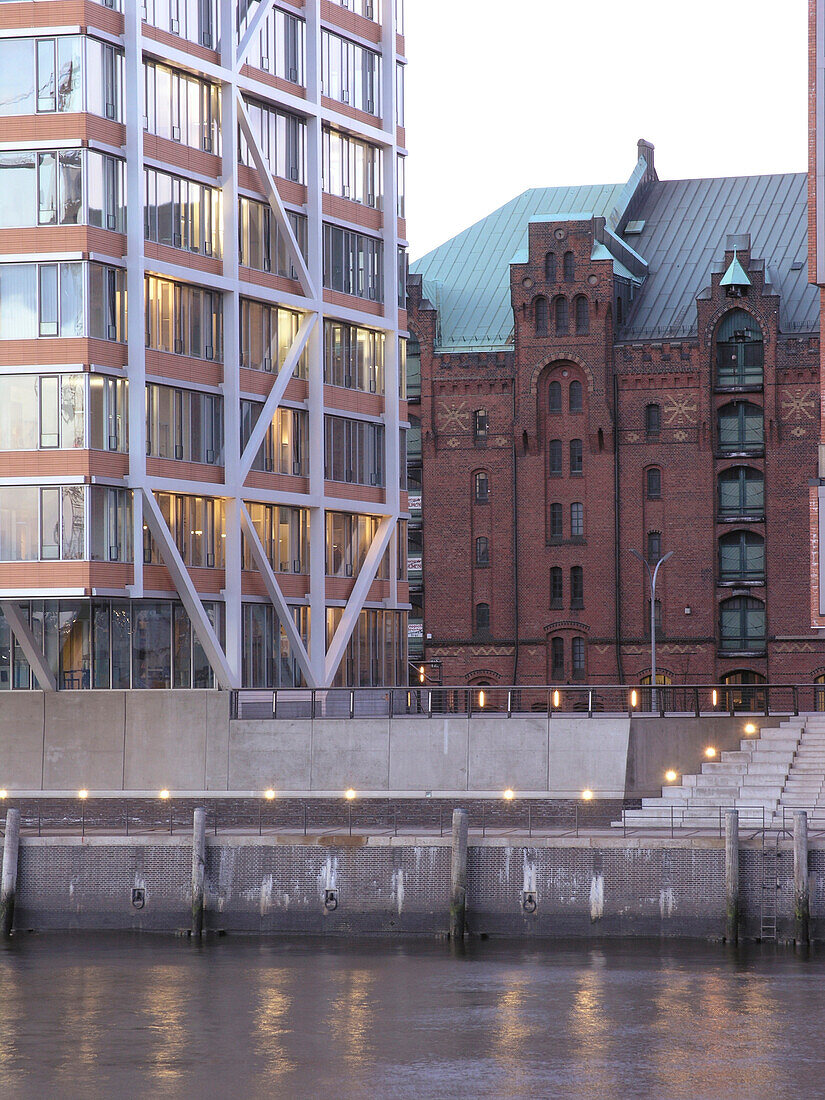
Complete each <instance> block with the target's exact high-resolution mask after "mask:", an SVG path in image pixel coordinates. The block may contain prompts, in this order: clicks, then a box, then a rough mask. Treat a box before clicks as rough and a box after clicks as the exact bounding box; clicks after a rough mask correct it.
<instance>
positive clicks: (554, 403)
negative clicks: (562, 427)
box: [547, 382, 561, 413]
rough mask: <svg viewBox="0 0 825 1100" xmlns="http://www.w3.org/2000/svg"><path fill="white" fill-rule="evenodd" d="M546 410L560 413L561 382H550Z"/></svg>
mask: <svg viewBox="0 0 825 1100" xmlns="http://www.w3.org/2000/svg"><path fill="white" fill-rule="evenodd" d="M547 397H548V408H549V409H550V412H551V413H560V412H561V382H551V383H550V386H549V388H548V391H547Z"/></svg>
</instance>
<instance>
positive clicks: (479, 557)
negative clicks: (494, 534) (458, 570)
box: [476, 536, 490, 565]
mask: <svg viewBox="0 0 825 1100" xmlns="http://www.w3.org/2000/svg"><path fill="white" fill-rule="evenodd" d="M489 564H490V542H489V539H486V538H484V536H482V537H481V538H477V539H476V565H489Z"/></svg>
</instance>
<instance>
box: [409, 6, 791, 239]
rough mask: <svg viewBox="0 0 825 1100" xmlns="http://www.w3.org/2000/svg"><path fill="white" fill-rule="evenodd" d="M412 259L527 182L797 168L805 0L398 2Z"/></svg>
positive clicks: (532, 184) (552, 183)
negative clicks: (642, 172) (652, 157)
mask: <svg viewBox="0 0 825 1100" xmlns="http://www.w3.org/2000/svg"><path fill="white" fill-rule="evenodd" d="M405 6H406V21H407V25H406V42H407V57H408V59H409V66H408V69H407V145H408V148H409V151H410V157H409V161H408V166H407V167H408V172H407V211H408V233H409V239H410V256H411V258H413V259H414V258H416V257H418V256H421V255H423V254H424V253H425V252H427V251H429V250H430V249H431V248H433V247H435V246H436V245H438V244H441V243H442V242H443V241H446V240H448V239H449V238H450V237H452V236H454V235H455V234H456V233H458V232H460V231H461V230H462V229H465V228H466V227H467V226H468V225H472V223H473V222H475V221H477V220H478V219H479V218H482V217H484V216H485V215H486V214H488V213H490V212H491V211H493V210H495V209H496V208H497V207H499V206H501V205H502V204H503V203H505V202H507V201H508V200H509V199H511V198H513V197H515V196H516V195H518V194H520V193H521V192H522V191H524V190H526V189H527V188H528V187H547V186H557V185H559V186H560V185H564V184H581V183H615V182H619V181H622V182H623V181H624V180H626V179H627V177H628V176H629V175H630V172H631V171H632V169H633V166H634V164H635V161H636V141H637V140H638V139H639V138H640V137H644V138H646V139H647V140H648V141H651V142H653V144H654V145H655V146H656V167H657V170H658V172H659V176H660V178H661V179H684V178H686V177H702V176H728V175H730V176H732V175H755V174H758V173H762V172H802V171H805V169H806V149H807V117H806V112H807V4H806V3H805V0H741V2H739V3H726V2H725V0H693V3H692V4H690V5H687V4H679V3H676V0H624V2H619V0H496V2H493V0H406V5H405Z"/></svg>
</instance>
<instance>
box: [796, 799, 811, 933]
mask: <svg viewBox="0 0 825 1100" xmlns="http://www.w3.org/2000/svg"><path fill="white" fill-rule="evenodd" d="M793 910H794V925H795V936H796V942H797V943H798V944H802V945H804V946H807V944H808V936H809V922H810V891H809V887H808V815H807V813H806V812H805V810H797V811H796V813H795V814H794V817H793Z"/></svg>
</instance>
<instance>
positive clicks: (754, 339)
mask: <svg viewBox="0 0 825 1100" xmlns="http://www.w3.org/2000/svg"><path fill="white" fill-rule="evenodd" d="M763 363H764V344H763V341H762V329H761V328H760V327H759V324H758V322H757V321H756V320H755V319H754V318H753V317H751V315H750V314H749V313H746V312H745V311H744V309H734V310H731V312H730V313H727V314H725V316H724V317H723V318H722V323H721V324H720V325H719V328H718V330H717V333H716V380H717V385H719V386H725V387H727V386H737V387H739V386H761V385H762V368H763Z"/></svg>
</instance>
